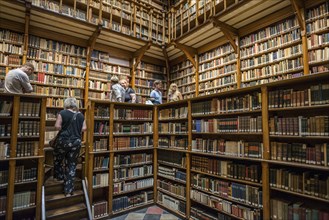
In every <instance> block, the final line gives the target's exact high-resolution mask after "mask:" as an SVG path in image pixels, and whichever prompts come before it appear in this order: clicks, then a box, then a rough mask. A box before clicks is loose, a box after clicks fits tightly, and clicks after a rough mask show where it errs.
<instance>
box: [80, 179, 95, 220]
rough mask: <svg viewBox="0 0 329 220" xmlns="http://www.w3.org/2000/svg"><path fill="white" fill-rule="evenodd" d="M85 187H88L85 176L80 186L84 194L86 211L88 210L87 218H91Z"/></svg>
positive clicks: (90, 219)
mask: <svg viewBox="0 0 329 220" xmlns="http://www.w3.org/2000/svg"><path fill="white" fill-rule="evenodd" d="M87 187H88V181H87V178H85V179H83V180H82V188H83V194H84V196H85V201H86V206H87V211H88V219H89V220H92V219H93V217H92V216H91V209H90V201H89V196H88V190H87Z"/></svg>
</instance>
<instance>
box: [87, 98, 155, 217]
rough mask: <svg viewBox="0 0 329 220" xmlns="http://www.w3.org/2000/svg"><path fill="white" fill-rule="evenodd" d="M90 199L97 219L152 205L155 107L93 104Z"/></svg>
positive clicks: (89, 151)
mask: <svg viewBox="0 0 329 220" xmlns="http://www.w3.org/2000/svg"><path fill="white" fill-rule="evenodd" d="M88 113H89V114H90V116H89V119H88V120H89V124H90V125H91V126H92V127H91V129H92V130H93V133H91V134H89V137H88V142H89V143H90V144H89V150H88V157H89V159H88V163H89V164H88V174H87V176H88V181H89V182H90V183H92V184H90V185H89V197H90V201H91V204H92V210H93V215H94V217H95V218H99V217H105V216H108V215H110V216H112V215H117V214H120V213H122V212H125V211H127V210H131V209H134V208H139V207H142V206H145V205H149V204H153V202H154V200H153V183H154V177H153V162H154V161H153V107H152V106H147V105H140V104H131V105H129V104H128V105H127V104H120V103H111V102H105V101H91V103H90V109H89V110H88Z"/></svg>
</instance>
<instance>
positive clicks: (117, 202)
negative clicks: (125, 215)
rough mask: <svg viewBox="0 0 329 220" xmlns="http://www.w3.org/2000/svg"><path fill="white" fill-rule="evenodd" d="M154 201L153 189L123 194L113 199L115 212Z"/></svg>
mask: <svg viewBox="0 0 329 220" xmlns="http://www.w3.org/2000/svg"><path fill="white" fill-rule="evenodd" d="M152 201H153V191H143V192H138V194H137V195H130V196H123V197H119V198H115V199H113V207H112V210H113V212H119V211H123V210H125V209H129V208H133V207H135V206H140V205H143V204H147V203H150V202H152Z"/></svg>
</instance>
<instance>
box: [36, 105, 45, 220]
mask: <svg viewBox="0 0 329 220" xmlns="http://www.w3.org/2000/svg"><path fill="white" fill-rule="evenodd" d="M40 101H41V105H40V128H39V149H38V156H40V158H38V177H37V180H38V183H37V190H36V212H35V218H36V219H41V216H42V215H41V209H42V207H41V204H42V202H41V200H42V186H43V183H44V175H45V167H44V164H45V156H44V150H43V147H44V143H45V130H46V102H47V98H42V99H41V100H40Z"/></svg>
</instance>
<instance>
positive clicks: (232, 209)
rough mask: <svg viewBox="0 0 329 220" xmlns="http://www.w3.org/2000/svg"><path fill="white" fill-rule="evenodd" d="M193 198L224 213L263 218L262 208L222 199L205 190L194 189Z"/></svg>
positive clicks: (250, 218)
mask: <svg viewBox="0 0 329 220" xmlns="http://www.w3.org/2000/svg"><path fill="white" fill-rule="evenodd" d="M191 199H192V200H193V201H196V202H198V203H201V204H204V205H206V206H210V207H212V208H214V209H217V210H219V211H220V212H223V213H228V214H230V215H233V216H235V217H236V218H239V219H249V220H261V219H262V216H261V210H259V209H255V208H249V207H245V206H242V205H238V204H235V203H233V202H230V201H227V200H225V199H221V198H218V197H215V196H212V195H209V194H206V193H204V192H201V191H198V190H195V189H192V190H191Z"/></svg>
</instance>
